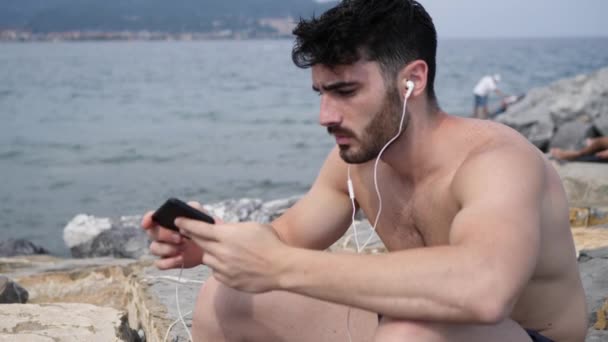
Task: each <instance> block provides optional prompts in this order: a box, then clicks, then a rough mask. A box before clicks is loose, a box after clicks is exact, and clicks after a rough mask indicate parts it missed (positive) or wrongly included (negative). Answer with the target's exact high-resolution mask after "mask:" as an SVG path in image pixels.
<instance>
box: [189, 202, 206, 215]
mask: <svg viewBox="0 0 608 342" xmlns="http://www.w3.org/2000/svg"><path fill="white" fill-rule="evenodd" d="M188 205H189V206H191V207H192V208H194V209H196V210H200V211H203V212H205V213H207V212H206V211H205V209H203V206H202V205H201V204H200V203H199V202H197V201H189V202H188Z"/></svg>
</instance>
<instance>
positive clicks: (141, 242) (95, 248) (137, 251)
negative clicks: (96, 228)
mask: <svg viewBox="0 0 608 342" xmlns="http://www.w3.org/2000/svg"><path fill="white" fill-rule="evenodd" d="M149 246H150V239H149V238H148V235H147V234H146V232H145V231H144V230H143V229H140V228H111V229H108V230H104V231H102V232H101V233H100V234H99V235H97V236H96V237H95V238H94V239H93V240H92V241H91V242H90V243H83V244H80V245H77V246H74V247H72V248H70V252H71V253H72V256H73V257H75V258H97V257H115V258H126V259H139V258H140V257H142V256H145V255H150V253H149V249H148V247H149Z"/></svg>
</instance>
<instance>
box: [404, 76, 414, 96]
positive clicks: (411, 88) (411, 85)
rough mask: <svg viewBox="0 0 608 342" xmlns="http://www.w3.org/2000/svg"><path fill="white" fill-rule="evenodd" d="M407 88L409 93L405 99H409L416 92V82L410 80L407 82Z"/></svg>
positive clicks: (406, 93)
mask: <svg viewBox="0 0 608 342" xmlns="http://www.w3.org/2000/svg"><path fill="white" fill-rule="evenodd" d="M405 87H406V88H407V91H406V92H405V98H406V99H409V98H410V95H412V92H413V91H414V82H413V81H410V80H408V81H407V82H405Z"/></svg>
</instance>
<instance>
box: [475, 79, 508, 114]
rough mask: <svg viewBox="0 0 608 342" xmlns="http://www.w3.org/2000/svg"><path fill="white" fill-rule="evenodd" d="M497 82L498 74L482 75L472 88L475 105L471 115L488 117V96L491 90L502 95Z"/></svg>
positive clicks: (498, 81)
mask: <svg viewBox="0 0 608 342" xmlns="http://www.w3.org/2000/svg"><path fill="white" fill-rule="evenodd" d="M498 83H500V75H499V74H495V75H486V76H484V77H482V78H481V79H480V80H479V82H477V85H476V86H475V88H473V95H474V97H475V106H474V108H473V117H476V118H478V119H487V118H488V113H489V110H488V97H489V96H490V93H491V92H495V93H496V94H497V95H498V96H501V97H504V96H505V95H504V94H503V92H502V91H500V89H498Z"/></svg>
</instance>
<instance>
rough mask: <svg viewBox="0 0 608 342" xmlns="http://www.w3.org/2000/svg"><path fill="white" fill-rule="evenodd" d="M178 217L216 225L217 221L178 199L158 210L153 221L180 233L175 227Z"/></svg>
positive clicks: (169, 200) (166, 203)
mask: <svg viewBox="0 0 608 342" xmlns="http://www.w3.org/2000/svg"><path fill="white" fill-rule="evenodd" d="M178 217H187V218H189V219H193V220H199V221H203V222H207V223H209V224H214V223H215V220H214V219H213V217H211V216H209V215H207V214H205V213H204V212H202V211H200V210H197V209H194V208H192V207H191V206H189V205H188V204H187V203H185V202H182V201H180V200H178V199H177V198H169V199H168V200H167V202H165V203H164V204H163V205H161V206H160V208H158V209H157V210H156V211H155V212H154V214H152V220H153V221H154V222H156V223H158V224H159V225H161V226H163V227H165V228H168V229H171V230H174V231H176V232H178V233H179V228H177V226H176V225H175V223H173V222H175V219H176V218H178Z"/></svg>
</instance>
